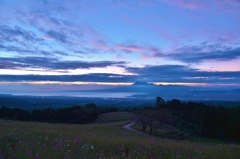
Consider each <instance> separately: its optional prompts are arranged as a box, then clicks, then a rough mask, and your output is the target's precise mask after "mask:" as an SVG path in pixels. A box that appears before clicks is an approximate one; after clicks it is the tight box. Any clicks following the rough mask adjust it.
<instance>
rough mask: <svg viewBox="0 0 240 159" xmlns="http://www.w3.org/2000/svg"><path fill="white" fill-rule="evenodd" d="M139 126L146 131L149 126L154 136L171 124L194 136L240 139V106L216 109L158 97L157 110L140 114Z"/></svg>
mask: <svg viewBox="0 0 240 159" xmlns="http://www.w3.org/2000/svg"><path fill="white" fill-rule="evenodd" d="M138 123H139V124H140V125H141V127H142V130H143V131H145V130H146V128H147V127H148V129H149V131H150V132H149V133H150V134H151V133H152V132H154V131H157V130H158V129H159V128H160V127H161V126H162V125H164V124H167V125H171V126H174V127H177V128H179V129H181V130H183V131H184V132H187V133H189V134H191V135H197V136H203V137H210V138H215V139H231V140H235V139H236V140H240V106H239V107H236V108H226V107H223V106H220V107H214V106H209V105H205V104H202V103H196V102H187V103H185V102H181V101H180V100H177V99H173V100H171V101H167V102H165V101H164V100H163V99H162V98H161V97H157V98H156V103H155V106H154V107H145V108H144V109H143V110H141V111H140V112H139V118H138Z"/></svg>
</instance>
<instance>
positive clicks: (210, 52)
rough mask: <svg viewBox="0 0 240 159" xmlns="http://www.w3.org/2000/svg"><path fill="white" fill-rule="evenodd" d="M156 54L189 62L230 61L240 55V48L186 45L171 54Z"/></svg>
mask: <svg viewBox="0 0 240 159" xmlns="http://www.w3.org/2000/svg"><path fill="white" fill-rule="evenodd" d="M155 56H156V57H167V58H170V59H174V60H178V61H183V62H187V63H200V62H204V61H211V60H215V61H230V60H234V59H237V58H239V57H240V48H239V47H237V48H232V47H226V46H222V45H220V46H219V45H201V46H185V47H182V48H178V49H175V50H173V51H172V52H171V53H169V54H166V55H163V54H156V55H155Z"/></svg>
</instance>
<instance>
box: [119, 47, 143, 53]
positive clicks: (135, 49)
mask: <svg viewBox="0 0 240 159" xmlns="http://www.w3.org/2000/svg"><path fill="white" fill-rule="evenodd" d="M115 48H116V49H117V50H122V51H126V52H141V51H144V50H145V49H144V48H143V47H140V46H137V45H116V46H115Z"/></svg>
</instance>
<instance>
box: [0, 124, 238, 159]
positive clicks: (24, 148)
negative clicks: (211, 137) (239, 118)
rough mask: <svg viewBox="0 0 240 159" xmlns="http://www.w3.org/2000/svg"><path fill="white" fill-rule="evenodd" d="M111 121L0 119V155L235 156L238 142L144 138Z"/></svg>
mask: <svg viewBox="0 0 240 159" xmlns="http://www.w3.org/2000/svg"><path fill="white" fill-rule="evenodd" d="M122 124H123V123H113V124H97V123H96V124H89V125H73V124H48V123H34V122H17V121H8V120H0V158H18V159H28V158H39V159H42V158H49V159H53V158H57V159H64V158H66V159H75V158H76V159H82V158H87V159H91V158H92V159H97V158H102V159H103V158H106V159H110V158H134V159H136V158H157V159H159V158H166V159H167V158H188V159H189V158H194V159H195V158H217V159H226V158H227V159H231V158H233V159H234V158H236V159H238V158H239V156H240V145H235V144H209V143H195V142H189V141H175V140H170V139H161V138H156V137H152V136H149V137H146V136H142V135H141V134H138V133H135V132H131V131H128V130H125V129H123V128H122V126H121V125H122Z"/></svg>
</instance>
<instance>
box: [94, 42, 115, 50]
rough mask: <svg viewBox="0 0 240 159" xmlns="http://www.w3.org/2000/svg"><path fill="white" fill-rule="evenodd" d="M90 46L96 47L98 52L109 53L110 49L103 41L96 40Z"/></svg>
mask: <svg viewBox="0 0 240 159" xmlns="http://www.w3.org/2000/svg"><path fill="white" fill-rule="evenodd" d="M92 45H93V46H94V47H96V48H97V49H99V50H103V51H110V50H111V47H109V46H108V45H107V44H106V43H105V42H104V41H102V40H98V41H95V42H93V43H92Z"/></svg>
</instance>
